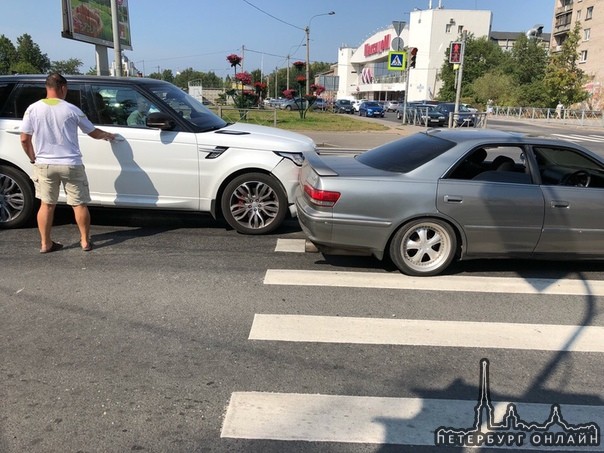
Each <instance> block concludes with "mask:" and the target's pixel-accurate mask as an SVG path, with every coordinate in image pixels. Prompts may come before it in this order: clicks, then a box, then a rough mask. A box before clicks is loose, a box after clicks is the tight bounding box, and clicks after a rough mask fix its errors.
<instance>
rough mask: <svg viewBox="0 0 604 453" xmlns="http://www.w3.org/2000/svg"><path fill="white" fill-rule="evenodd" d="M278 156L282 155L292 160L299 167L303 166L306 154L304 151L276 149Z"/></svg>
mask: <svg viewBox="0 0 604 453" xmlns="http://www.w3.org/2000/svg"><path fill="white" fill-rule="evenodd" d="M274 153H275V154H276V155H277V156H281V157H283V158H285V159H289V160H291V161H292V162H293V163H294V164H296V165H297V166H298V167H301V166H302V164H303V163H304V154H302V153H288V152H285V151H274Z"/></svg>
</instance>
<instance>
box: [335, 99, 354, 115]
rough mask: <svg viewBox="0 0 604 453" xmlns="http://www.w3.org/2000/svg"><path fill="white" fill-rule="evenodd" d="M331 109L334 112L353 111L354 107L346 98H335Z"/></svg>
mask: <svg viewBox="0 0 604 453" xmlns="http://www.w3.org/2000/svg"><path fill="white" fill-rule="evenodd" d="M333 111H334V112H335V113H354V107H353V106H352V102H351V101H349V100H348V99H336V102H335V103H334V104H333Z"/></svg>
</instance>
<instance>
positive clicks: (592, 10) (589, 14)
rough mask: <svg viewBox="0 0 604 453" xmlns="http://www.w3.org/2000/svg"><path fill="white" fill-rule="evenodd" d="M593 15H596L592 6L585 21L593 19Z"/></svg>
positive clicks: (586, 14) (588, 9)
mask: <svg viewBox="0 0 604 453" xmlns="http://www.w3.org/2000/svg"><path fill="white" fill-rule="evenodd" d="M593 13H594V7H593V6H590V7H589V8H587V12H586V13H585V20H589V19H591V16H593Z"/></svg>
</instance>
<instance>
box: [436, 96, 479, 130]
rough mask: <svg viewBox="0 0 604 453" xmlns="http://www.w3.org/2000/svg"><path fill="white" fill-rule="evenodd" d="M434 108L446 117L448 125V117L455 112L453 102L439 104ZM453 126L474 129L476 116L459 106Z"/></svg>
mask: <svg viewBox="0 0 604 453" xmlns="http://www.w3.org/2000/svg"><path fill="white" fill-rule="evenodd" d="M436 108H437V109H438V110H439V111H440V112H441V113H442V114H443V115H445V117H446V122H447V124H449V115H450V114H451V113H453V112H455V103H454V102H441V103H439V104H438V105H437V106H436ZM454 121H455V123H454V126H457V127H474V126H475V125H476V114H475V113H473V112H471V111H469V110H468V109H467V107H464V106H463V105H460V106H459V108H458V113H457V115H456V117H455V120H454Z"/></svg>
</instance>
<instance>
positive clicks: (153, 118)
mask: <svg viewBox="0 0 604 453" xmlns="http://www.w3.org/2000/svg"><path fill="white" fill-rule="evenodd" d="M147 127H150V128H153V129H161V130H162V131H171V130H174V129H175V128H176V121H174V119H173V118H172V117H171V116H170V115H168V114H167V113H163V112H153V113H149V115H148V116H147Z"/></svg>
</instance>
